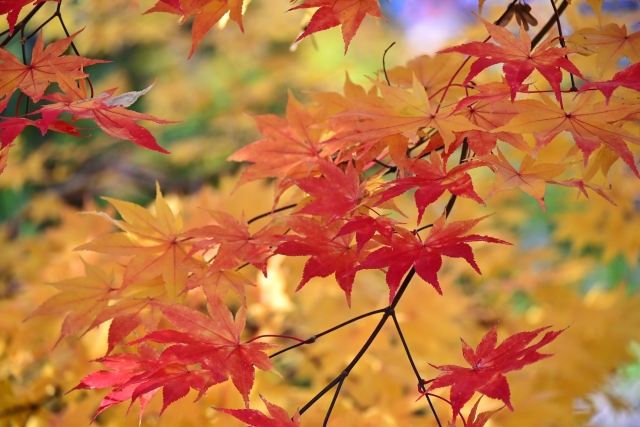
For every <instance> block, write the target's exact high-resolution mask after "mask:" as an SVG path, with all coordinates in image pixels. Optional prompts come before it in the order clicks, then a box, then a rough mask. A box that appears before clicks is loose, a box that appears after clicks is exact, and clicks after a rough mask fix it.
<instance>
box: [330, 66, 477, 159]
mask: <svg viewBox="0 0 640 427" xmlns="http://www.w3.org/2000/svg"><path fill="white" fill-rule="evenodd" d="M374 83H375V84H376V86H377V87H378V89H379V90H380V92H381V93H382V96H383V98H384V100H385V102H386V106H385V107H382V108H380V107H368V106H366V107H365V108H360V109H352V110H347V111H345V112H343V113H340V114H338V115H336V116H334V117H333V118H332V119H331V125H332V127H333V128H334V129H335V130H336V131H337V132H338V134H337V135H336V137H335V138H332V139H330V140H328V141H325V144H331V147H332V148H333V149H334V150H335V149H337V148H341V147H340V145H341V146H342V147H346V146H348V145H351V144H353V143H354V142H355V141H357V142H360V143H369V144H373V143H375V142H377V141H379V140H380V139H382V138H385V137H387V136H391V135H397V134H403V135H405V136H406V137H408V138H414V139H415V136H416V132H417V131H418V130H420V129H423V128H433V129H435V130H437V131H438V133H439V134H440V135H441V136H442V139H443V140H444V144H445V148H448V147H449V145H450V144H451V143H452V142H453V141H455V139H456V137H455V134H454V131H455V132H462V131H465V130H473V129H477V130H482V128H481V127H479V126H477V125H474V124H473V123H471V122H469V121H468V120H467V119H466V118H464V117H461V116H459V115H452V114H451V113H452V110H453V107H450V108H443V109H440V110H438V109H437V104H436V103H435V101H431V100H430V99H429V95H428V93H427V91H426V90H425V89H424V87H423V86H422V85H421V84H420V82H418V79H417V78H415V76H414V78H413V93H411V92H408V91H407V90H405V89H403V88H399V87H392V86H388V85H386V84H382V83H378V82H374ZM337 143H340V144H339V145H337Z"/></svg>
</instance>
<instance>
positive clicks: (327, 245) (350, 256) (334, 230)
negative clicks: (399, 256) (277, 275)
mask: <svg viewBox="0 0 640 427" xmlns="http://www.w3.org/2000/svg"><path fill="white" fill-rule="evenodd" d="M343 224H344V223H343V222H342V221H340V220H337V221H333V222H331V223H330V224H328V225H325V224H323V223H321V222H320V221H317V220H315V219H312V218H304V217H297V216H296V217H292V218H290V219H289V221H288V225H289V226H290V227H291V230H293V231H294V232H295V233H296V234H297V235H294V236H285V239H286V241H285V242H284V243H281V244H280V245H279V246H278V248H277V249H276V250H275V251H274V253H275V254H281V255H287V256H308V255H311V258H309V260H308V261H307V263H306V264H305V265H304V272H303V273H302V279H301V280H300V284H298V287H297V288H296V290H299V289H301V288H302V287H303V286H304V285H305V284H306V283H307V282H308V281H309V280H311V279H312V278H314V277H327V276H329V275H330V274H333V273H335V277H336V281H337V282H338V284H339V285H340V287H341V288H342V290H343V291H344V293H345V295H346V297H347V304H348V305H349V306H351V288H352V286H353V280H354V278H355V273H356V272H355V270H354V268H355V266H356V264H357V262H358V261H359V260H362V259H364V257H365V256H366V255H367V254H368V253H369V251H368V250H367V249H368V248H370V246H369V247H368V246H367V245H363V246H364V248H363V250H362V251H360V250H358V249H357V248H356V247H354V246H353V244H352V241H353V234H352V233H349V234H342V235H340V236H337V234H338V231H340V229H341V228H342V226H343Z"/></svg>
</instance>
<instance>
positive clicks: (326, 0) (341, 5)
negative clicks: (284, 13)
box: [290, 0, 384, 53]
mask: <svg viewBox="0 0 640 427" xmlns="http://www.w3.org/2000/svg"><path fill="white" fill-rule="evenodd" d="M293 1H295V0H292V2H293ZM312 7H319V8H320V9H318V10H316V12H315V13H314V14H313V16H312V17H311V21H309V25H307V28H306V29H305V30H304V32H303V33H302V34H300V36H299V37H298V38H297V39H296V42H297V41H300V40H302V39H303V38H305V37H307V36H308V35H310V34H313V33H316V32H318V31H322V30H327V29H329V28H333V27H337V26H338V25H342V38H343V39H344V52H345V53H347V50H348V49H349V43H351V39H352V38H353V36H355V34H356V32H357V31H358V28H360V24H362V21H363V20H364V17H365V16H366V15H367V14H368V15H371V16H375V17H377V18H382V19H384V16H382V12H381V11H380V6H379V5H378V0H306V1H305V2H304V3H303V4H301V5H299V6H296V7H294V8H291V9H290V10H296V9H309V8H312Z"/></svg>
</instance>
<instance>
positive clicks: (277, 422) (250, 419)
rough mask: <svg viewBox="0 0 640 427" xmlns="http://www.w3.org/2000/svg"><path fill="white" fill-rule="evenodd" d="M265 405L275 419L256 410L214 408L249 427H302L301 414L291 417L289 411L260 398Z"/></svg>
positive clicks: (297, 413)
mask: <svg viewBox="0 0 640 427" xmlns="http://www.w3.org/2000/svg"><path fill="white" fill-rule="evenodd" d="M260 398H261V399H262V401H263V402H264V404H265V405H266V406H267V410H268V411H269V414H270V415H271V416H272V417H273V418H269V417H267V416H266V415H265V414H263V413H262V412H260V411H258V410H255V409H226V408H214V409H215V410H216V411H220V412H224V413H225V414H229V415H232V416H234V417H236V418H237V419H239V420H240V421H242V422H244V423H246V424H248V425H249V427H299V426H300V413H299V412H298V411H296V413H295V414H294V416H293V418H291V417H289V414H287V411H285V410H284V409H282V408H281V407H279V406H278V405H274V404H273V403H271V402H269V401H268V400H267V399H265V398H264V397H262V396H260Z"/></svg>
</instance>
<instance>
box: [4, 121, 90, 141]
mask: <svg viewBox="0 0 640 427" xmlns="http://www.w3.org/2000/svg"><path fill="white" fill-rule="evenodd" d="M27 126H35V127H37V128H38V129H39V130H40V133H41V134H42V135H44V134H45V133H47V131H48V130H54V131H56V132H61V133H66V134H69V135H73V136H82V134H81V133H80V132H78V129H77V128H76V127H75V126H73V125H71V124H69V123H67V122H63V121H61V120H54V121H52V122H50V123H46V122H45V121H44V120H42V119H38V120H30V119H27V118H24V117H7V118H3V120H2V121H1V122H0V147H6V146H7V145H10V144H11V143H13V141H14V140H15V139H16V138H17V136H18V135H19V134H20V133H21V132H22V131H23V130H24V129H25V128H26V127H27Z"/></svg>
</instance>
